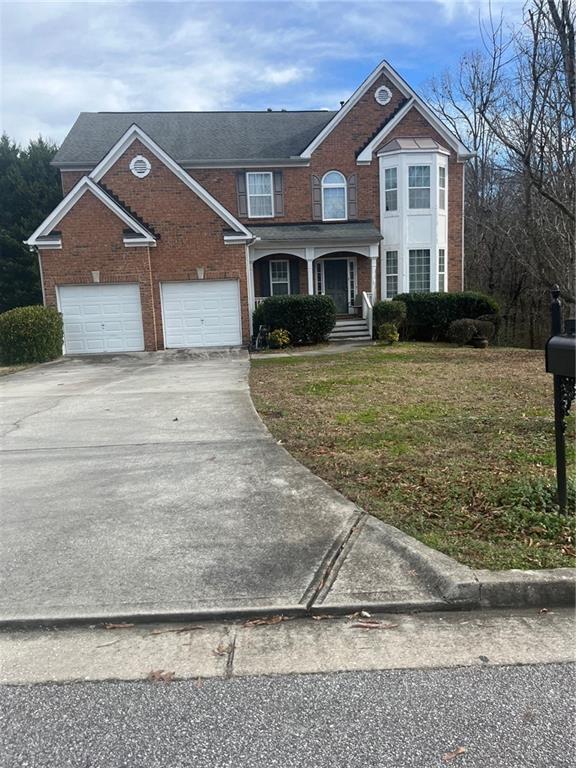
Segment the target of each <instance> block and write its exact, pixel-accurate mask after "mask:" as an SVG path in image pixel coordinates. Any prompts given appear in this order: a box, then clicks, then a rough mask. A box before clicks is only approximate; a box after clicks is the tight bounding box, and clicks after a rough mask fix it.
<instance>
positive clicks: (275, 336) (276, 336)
mask: <svg viewBox="0 0 576 768" xmlns="http://www.w3.org/2000/svg"><path fill="white" fill-rule="evenodd" d="M268 343H269V344H270V346H271V347H272V349H284V347H287V346H288V345H289V344H290V334H289V333H288V331H286V330H285V329H284V328H277V329H276V330H275V331H271V333H270V335H269V336H268Z"/></svg>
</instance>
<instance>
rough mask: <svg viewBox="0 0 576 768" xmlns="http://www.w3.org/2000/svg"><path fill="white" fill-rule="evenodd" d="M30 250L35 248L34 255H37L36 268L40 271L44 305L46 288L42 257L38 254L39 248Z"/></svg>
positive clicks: (44, 302)
mask: <svg viewBox="0 0 576 768" xmlns="http://www.w3.org/2000/svg"><path fill="white" fill-rule="evenodd" d="M30 250H31V251H32V250H36V256H37V257H38V270H39V271H40V285H41V287H42V304H43V305H44V306H46V289H45V288H44V274H43V272H42V257H41V256H40V249H39V248H36V249H34V248H30Z"/></svg>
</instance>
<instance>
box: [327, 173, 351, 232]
mask: <svg viewBox="0 0 576 768" xmlns="http://www.w3.org/2000/svg"><path fill="white" fill-rule="evenodd" d="M322 218H323V220H324V221H342V220H345V219H347V218H348V211H347V204H346V178H345V177H344V176H343V175H342V174H341V173H340V172H339V171H328V173H325V174H324V177H323V178H322Z"/></svg>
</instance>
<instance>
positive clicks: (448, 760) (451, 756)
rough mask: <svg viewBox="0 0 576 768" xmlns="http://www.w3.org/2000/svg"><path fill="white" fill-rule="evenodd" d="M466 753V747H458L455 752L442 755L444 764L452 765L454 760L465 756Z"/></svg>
mask: <svg viewBox="0 0 576 768" xmlns="http://www.w3.org/2000/svg"><path fill="white" fill-rule="evenodd" d="M465 752H466V747H456V749H455V750H454V751H453V752H446V753H445V754H443V755H442V762H444V763H451V762H452V761H453V760H456V758H457V757H458V756H459V755H463V754H464V753H465Z"/></svg>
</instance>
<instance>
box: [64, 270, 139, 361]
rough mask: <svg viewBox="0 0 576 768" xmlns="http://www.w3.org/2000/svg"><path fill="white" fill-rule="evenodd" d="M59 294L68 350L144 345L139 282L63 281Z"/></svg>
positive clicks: (121, 349)
mask: <svg viewBox="0 0 576 768" xmlns="http://www.w3.org/2000/svg"><path fill="white" fill-rule="evenodd" d="M58 296H59V301H60V312H62V315H63V317H64V347H65V350H66V353H67V354H69V355H71V354H87V353H92V354H95V353H98V352H139V351H140V350H143V349H144V333H143V330H142V309H141V307H140V289H139V287H138V285H135V284H134V285H133V284H127V285H101V284H97V285H61V286H59V288H58Z"/></svg>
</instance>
